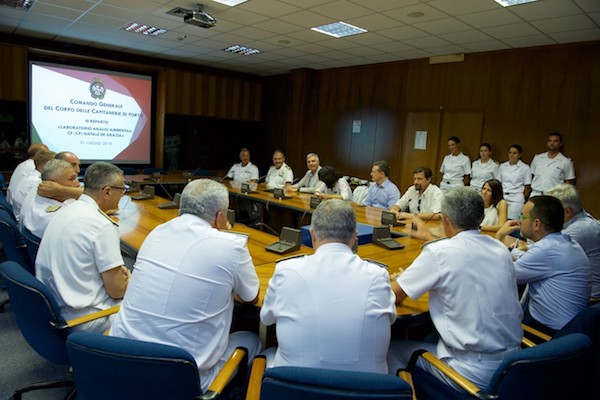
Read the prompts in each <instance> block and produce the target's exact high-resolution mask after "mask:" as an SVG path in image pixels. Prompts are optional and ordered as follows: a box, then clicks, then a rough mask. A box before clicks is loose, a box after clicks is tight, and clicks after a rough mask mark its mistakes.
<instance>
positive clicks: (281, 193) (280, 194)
mask: <svg viewBox="0 0 600 400" xmlns="http://www.w3.org/2000/svg"><path fill="white" fill-rule="evenodd" d="M273 197H275V198H276V199H279V200H285V199H291V197H290V196H286V195H285V190H283V189H273Z"/></svg>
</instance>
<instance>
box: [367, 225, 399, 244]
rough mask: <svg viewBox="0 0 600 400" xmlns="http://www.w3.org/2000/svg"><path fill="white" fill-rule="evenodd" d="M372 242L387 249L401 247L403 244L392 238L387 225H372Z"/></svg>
mask: <svg viewBox="0 0 600 400" xmlns="http://www.w3.org/2000/svg"><path fill="white" fill-rule="evenodd" d="M373 244H374V245H376V246H380V247H383V248H385V249H388V250H398V249H403V248H404V245H403V244H401V243H399V242H397V241H396V240H394V239H392V237H391V233H390V227H389V226H388V225H382V226H375V227H373Z"/></svg>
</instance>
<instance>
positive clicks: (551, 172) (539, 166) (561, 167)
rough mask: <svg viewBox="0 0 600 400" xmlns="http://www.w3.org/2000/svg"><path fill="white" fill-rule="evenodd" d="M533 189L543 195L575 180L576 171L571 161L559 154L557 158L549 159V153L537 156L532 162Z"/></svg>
mask: <svg viewBox="0 0 600 400" xmlns="http://www.w3.org/2000/svg"><path fill="white" fill-rule="evenodd" d="M531 173H532V174H533V180H532V181H531V189H532V190H534V191H535V192H536V193H543V192H545V191H546V190H549V189H550V188H551V187H552V186H554V185H557V184H559V183H564V181H567V180H572V179H575V169H574V168H573V162H572V161H571V159H569V158H567V157H565V156H564V155H563V154H562V153H558V154H557V155H556V157H554V158H550V157H548V152H545V153H540V154H536V155H535V157H533V160H532V161H531Z"/></svg>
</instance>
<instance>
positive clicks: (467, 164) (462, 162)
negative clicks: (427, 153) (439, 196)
mask: <svg viewBox="0 0 600 400" xmlns="http://www.w3.org/2000/svg"><path fill="white" fill-rule="evenodd" d="M448 150H450V154H448V155H447V156H446V157H444V160H443V161H442V165H441V166H440V172H441V173H442V174H443V175H442V181H441V182H440V189H442V192H444V193H446V192H447V191H448V190H450V189H452V188H454V187H457V186H467V185H468V184H469V180H470V179H471V160H470V159H469V157H467V156H465V155H464V154H463V153H462V151H460V139H459V138H457V137H456V136H450V137H449V138H448Z"/></svg>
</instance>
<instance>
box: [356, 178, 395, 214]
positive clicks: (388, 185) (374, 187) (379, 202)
mask: <svg viewBox="0 0 600 400" xmlns="http://www.w3.org/2000/svg"><path fill="white" fill-rule="evenodd" d="M398 200H400V190H399V189H398V186H396V185H395V184H394V183H393V182H392V181H390V180H389V179H386V180H385V181H384V182H383V184H381V185H378V184H377V183H374V182H373V183H372V184H371V186H369V191H368V192H367V197H366V199H365V204H366V205H367V206H373V207H379V208H385V209H389V208H392V206H393V205H394V204H396V202H397V201H398Z"/></svg>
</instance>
